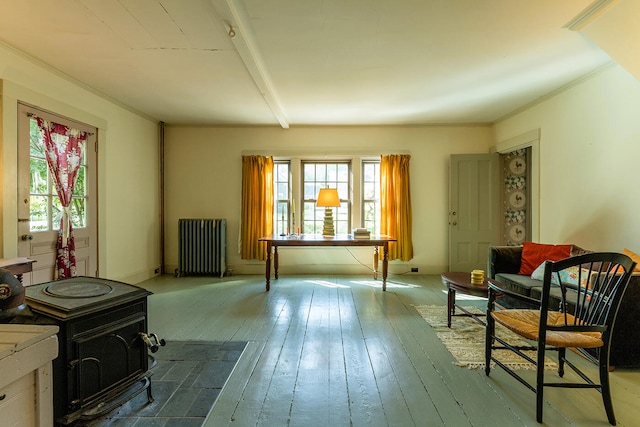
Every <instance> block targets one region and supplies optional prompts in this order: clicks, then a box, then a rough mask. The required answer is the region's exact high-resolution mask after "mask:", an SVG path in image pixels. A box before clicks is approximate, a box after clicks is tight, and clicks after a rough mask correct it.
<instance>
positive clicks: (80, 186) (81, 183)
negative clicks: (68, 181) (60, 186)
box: [73, 166, 87, 197]
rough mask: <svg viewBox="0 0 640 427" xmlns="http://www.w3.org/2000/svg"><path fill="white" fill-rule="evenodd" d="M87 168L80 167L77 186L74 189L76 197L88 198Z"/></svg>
mask: <svg viewBox="0 0 640 427" xmlns="http://www.w3.org/2000/svg"><path fill="white" fill-rule="evenodd" d="M86 169H87V168H86V167H85V166H80V169H78V177H77V179H76V186H75V187H74V188H73V195H74V196H78V197H84V196H86V194H87V193H86V182H85V177H86Z"/></svg>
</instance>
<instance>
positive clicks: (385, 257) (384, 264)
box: [382, 243, 389, 291]
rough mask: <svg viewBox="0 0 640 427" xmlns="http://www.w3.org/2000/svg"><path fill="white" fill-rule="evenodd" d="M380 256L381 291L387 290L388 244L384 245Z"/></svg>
mask: <svg viewBox="0 0 640 427" xmlns="http://www.w3.org/2000/svg"><path fill="white" fill-rule="evenodd" d="M383 249H384V250H383V254H382V290H383V291H386V290H387V269H388V266H389V243H385V244H384V248H383Z"/></svg>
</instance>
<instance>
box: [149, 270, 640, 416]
mask: <svg viewBox="0 0 640 427" xmlns="http://www.w3.org/2000/svg"><path fill="white" fill-rule="evenodd" d="M140 286H142V287H145V288H147V289H149V290H150V291H152V292H153V293H154V295H152V296H151V297H149V329H150V331H151V332H155V333H158V334H159V335H160V336H161V337H163V338H165V339H167V340H181V339H182V340H193V339H198V340H247V341H249V345H248V346H247V349H246V350H245V353H244V354H243V355H242V357H241V359H240V362H239V363H238V365H237V367H236V369H235V371H234V373H233V374H232V375H231V377H230V379H229V381H228V383H227V385H226V386H225V388H224V390H223V391H222V393H221V395H220V397H219V399H218V401H217V403H216V404H215V406H214V408H213V409H212V411H211V413H210V414H209V418H208V420H207V422H206V423H205V425H206V426H215V427H218V426H225V425H230V426H256V425H259V426H288V425H291V426H306V427H308V426H332V427H337V426H391V425H393V426H441V425H448V426H456V427H457V426H495V425H501V426H535V425H538V424H537V423H536V421H535V395H534V394H533V393H531V392H530V391H529V390H527V389H525V388H524V387H523V386H521V385H520V384H519V383H518V382H517V381H515V380H514V379H513V378H511V377H510V376H508V375H507V374H505V373H504V372H502V371H501V370H497V369H496V370H492V372H491V376H490V377H487V376H485V374H484V371H483V370H471V369H466V368H460V367H457V366H454V365H453V364H452V361H453V358H452V356H451V355H450V353H449V352H448V351H447V350H446V349H445V348H444V346H443V345H442V343H441V342H440V340H439V339H438V338H437V337H436V335H435V333H434V332H433V330H432V329H431V327H430V326H429V325H428V324H427V323H426V322H425V321H424V320H423V319H422V318H421V317H420V315H419V314H418V313H417V311H416V310H415V309H414V308H413V305H420V304H439V305H445V304H446V294H445V293H444V292H443V290H444V287H443V286H442V283H441V281H440V276H438V275H423V276H418V275H404V276H391V277H390V278H389V283H388V288H387V292H382V290H381V283H380V282H379V281H374V280H372V279H371V278H370V277H365V276H284V277H283V276H281V277H280V279H278V280H272V282H271V291H270V292H265V289H264V277H262V276H232V277H226V278H223V279H220V278H209V277H205V278H203V277H182V278H174V277H173V276H161V277H158V278H155V279H152V280H148V281H145V282H143V283H141V284H140ZM476 304H479V305H482V306H483V303H482V302H476ZM453 321H454V322H455V318H454V320H453ZM574 359H575V358H574ZM579 363H580V364H581V366H586V369H587V370H588V371H589V372H595V371H596V369H595V366H591V365H588V364H586V363H584V362H581V361H579ZM527 374H528V372H527ZM531 375H533V373H531ZM610 379H611V383H612V389H613V397H614V408H615V411H616V417H617V419H618V425H621V426H637V425H639V424H638V423H639V421H638V409H637V408H638V404H640V370H621V369H618V370H616V371H614V372H612V373H611V375H610ZM545 401H546V404H545V408H544V421H545V424H546V425H550V426H606V425H609V424H608V422H607V419H606V414H605V411H604V408H603V406H602V399H601V396H600V395H599V394H598V393H597V392H596V391H593V390H566V389H546V390H545Z"/></svg>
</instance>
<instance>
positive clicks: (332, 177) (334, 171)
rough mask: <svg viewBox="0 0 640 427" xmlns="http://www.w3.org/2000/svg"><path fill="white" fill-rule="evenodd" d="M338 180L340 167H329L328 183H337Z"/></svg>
mask: <svg viewBox="0 0 640 427" xmlns="http://www.w3.org/2000/svg"><path fill="white" fill-rule="evenodd" d="M337 180H338V166H337V165H327V181H337Z"/></svg>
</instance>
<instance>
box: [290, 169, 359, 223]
mask: <svg viewBox="0 0 640 427" xmlns="http://www.w3.org/2000/svg"><path fill="white" fill-rule="evenodd" d="M350 166H351V164H350V163H349V162H346V161H345V162H307V161H304V162H302V189H303V190H302V191H303V194H302V199H303V206H302V230H301V231H302V233H304V234H322V227H323V223H324V211H325V209H324V208H318V207H316V197H317V196H318V192H319V191H320V189H321V188H336V189H337V190H338V195H339V196H340V207H337V208H334V214H333V218H334V226H335V232H336V234H349V233H350V230H351V210H350V207H351V185H350V177H351V170H350V169H351V167H350Z"/></svg>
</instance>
